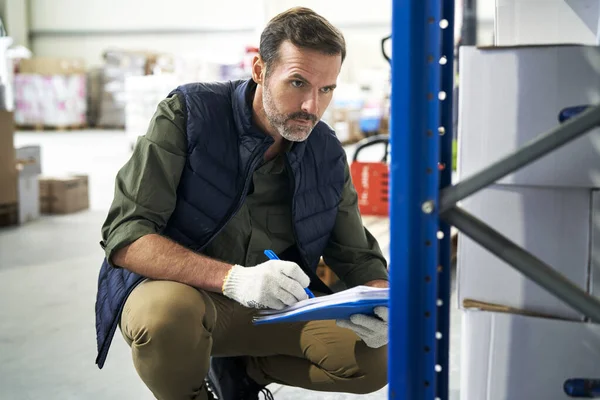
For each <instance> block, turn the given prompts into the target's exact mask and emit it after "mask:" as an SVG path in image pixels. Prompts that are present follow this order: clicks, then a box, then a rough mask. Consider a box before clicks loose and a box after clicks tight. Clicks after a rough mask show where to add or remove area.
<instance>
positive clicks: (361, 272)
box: [323, 162, 389, 287]
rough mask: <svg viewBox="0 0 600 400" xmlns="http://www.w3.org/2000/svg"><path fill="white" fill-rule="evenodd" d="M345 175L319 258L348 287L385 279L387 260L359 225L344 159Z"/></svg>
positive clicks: (368, 234) (357, 212)
mask: <svg viewBox="0 0 600 400" xmlns="http://www.w3.org/2000/svg"><path fill="white" fill-rule="evenodd" d="M345 177H346V178H345V179H346V180H345V184H344V189H343V192H342V200H341V202H340V205H339V208H338V214H337V217H336V222H335V227H334V229H333V231H332V233H331V236H330V239H329V243H328V245H327V247H326V249H325V250H324V252H323V260H324V261H325V264H327V266H329V267H330V268H331V269H332V270H333V272H335V274H336V275H337V276H338V277H339V278H340V279H341V280H342V281H343V282H344V283H345V284H346V285H348V286H349V287H354V286H357V285H362V284H365V283H367V282H369V281H373V280H388V279H389V275H388V270H387V261H386V259H385V257H384V256H383V254H382V252H381V249H380V247H379V244H378V243H377V240H376V239H375V237H373V235H372V234H371V233H370V232H369V230H368V229H367V228H365V227H364V225H363V222H362V218H361V215H360V211H359V209H358V195H357V193H356V189H355V188H354V185H353V184H352V178H351V176H350V168H349V166H348V163H347V162H346V165H345Z"/></svg>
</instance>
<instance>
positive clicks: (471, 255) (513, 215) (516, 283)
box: [457, 185, 600, 320]
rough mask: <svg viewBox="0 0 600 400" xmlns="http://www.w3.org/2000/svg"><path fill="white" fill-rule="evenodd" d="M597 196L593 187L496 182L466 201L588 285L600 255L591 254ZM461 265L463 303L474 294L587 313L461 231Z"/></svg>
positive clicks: (575, 316)
mask: <svg viewBox="0 0 600 400" xmlns="http://www.w3.org/2000/svg"><path fill="white" fill-rule="evenodd" d="M592 197H594V194H593V192H592V191H590V190H588V189H567V188H537V187H520V186H515V185H494V186H491V187H489V188H487V189H484V190H482V191H481V192H478V193H476V194H474V195H472V196H471V197H469V198H467V199H465V200H463V201H462V207H463V208H464V209H465V210H466V211H468V212H469V213H471V214H473V215H475V216H476V217H478V218H479V219H481V220H482V221H483V222H485V223H487V224H489V225H490V226H491V227H492V228H494V229H495V230H497V231H498V232H500V233H501V234H502V235H504V236H506V237H508V238H509V239H510V240H512V241H513V242H515V243H516V244H518V245H520V246H522V247H523V248H525V249H526V250H527V251H529V252H530V253H532V254H533V255H535V256H536V257H538V258H540V259H541V260H542V261H544V262H545V263H547V264H549V265H550V266H552V267H553V268H555V269H556V270H557V271H559V272H560V273H561V274H563V275H564V276H565V277H566V278H567V279H569V280H571V281H572V282H573V283H574V284H575V285H577V286H579V287H580V288H581V289H582V290H585V291H588V289H589V288H588V281H589V280H590V279H594V278H595V277H594V278H592V277H591V276H590V275H591V274H592V271H591V269H590V268H591V266H590V264H591V260H593V259H594V257H596V258H597V257H598V254H590V238H591V236H592V232H591V231H590V229H591V227H590V222H591V219H592V215H597V213H598V212H599V209H598V208H596V209H593V208H592ZM595 229H598V228H595ZM599 254H600V253H599ZM596 262H598V260H596ZM457 266H458V293H457V294H458V296H457V298H458V301H459V304H460V305H461V306H462V304H463V301H464V300H465V299H472V300H479V301H484V302H488V303H494V304H499V305H503V306H509V307H514V308H518V309H523V310H527V311H531V312H536V313H540V314H545V315H552V316H556V317H561V318H564V319H572V320H580V319H581V318H582V317H583V316H582V315H580V314H579V313H578V312H577V311H575V310H573V309H572V308H571V307H570V306H568V305H567V304H565V303H563V302H562V301H561V300H559V299H558V298H557V297H555V296H554V295H552V294H550V293H549V292H547V291H546V290H545V289H543V288H542V287H540V286H538V285H537V284H536V283H535V282H533V281H532V280H530V279H528V278H526V277H525V276H524V275H523V274H521V273H520V272H518V271H517V270H516V269H514V268H513V267H512V266H511V265H509V264H507V263H505V262H504V261H501V260H500V259H499V258H498V257H496V256H495V255H493V254H492V253H490V252H489V251H487V250H486V249H484V248H483V247H481V246H480V245H479V244H477V243H476V242H474V241H473V240H471V239H470V238H468V237H467V236H466V235H459V240H458V263H457ZM597 275H598V274H596V276H597Z"/></svg>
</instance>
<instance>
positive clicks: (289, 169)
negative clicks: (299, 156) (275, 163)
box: [284, 154, 310, 270]
mask: <svg viewBox="0 0 600 400" xmlns="http://www.w3.org/2000/svg"><path fill="white" fill-rule="evenodd" d="M284 158H285V169H286V171H287V172H288V176H289V178H290V183H291V190H290V195H291V196H292V201H291V207H292V210H291V211H292V233H293V234H294V241H295V242H296V246H298V250H299V252H300V257H302V262H303V263H304V266H305V267H306V269H307V270H309V269H310V264H309V262H308V260H307V258H306V256H305V251H304V249H303V248H302V245H301V244H300V241H299V240H298V233H297V232H296V217H295V215H294V214H295V213H294V211H295V210H296V196H294V194H295V192H296V176H295V175H294V171H292V165H291V164H290V159H289V157H288V155H287V154H285V157H284Z"/></svg>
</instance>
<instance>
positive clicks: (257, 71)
mask: <svg viewBox="0 0 600 400" xmlns="http://www.w3.org/2000/svg"><path fill="white" fill-rule="evenodd" d="M265 73H266V69H265V64H264V62H263V60H262V58H260V55H256V56H254V58H253V59H252V79H253V80H254V82H256V83H258V84H262V83H263V82H264V79H265Z"/></svg>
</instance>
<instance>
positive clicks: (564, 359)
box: [460, 311, 600, 400]
mask: <svg viewBox="0 0 600 400" xmlns="http://www.w3.org/2000/svg"><path fill="white" fill-rule="evenodd" d="M599 358H600V325H597V324H589V323H583V322H571V321H561V320H553V319H545V318H535V317H526V316H521V315H513V314H506V313H495V312H486V311H467V312H466V313H464V314H463V319H462V344H461V373H460V398H461V400H483V399H485V400H533V399H540V400H541V399H544V400H568V399H572V397H567V395H566V394H565V393H564V390H563V384H564V382H565V381H566V380H567V379H571V378H588V379H589V378H596V379H597V378H598V377H600V363H599V362H598V359H599Z"/></svg>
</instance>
